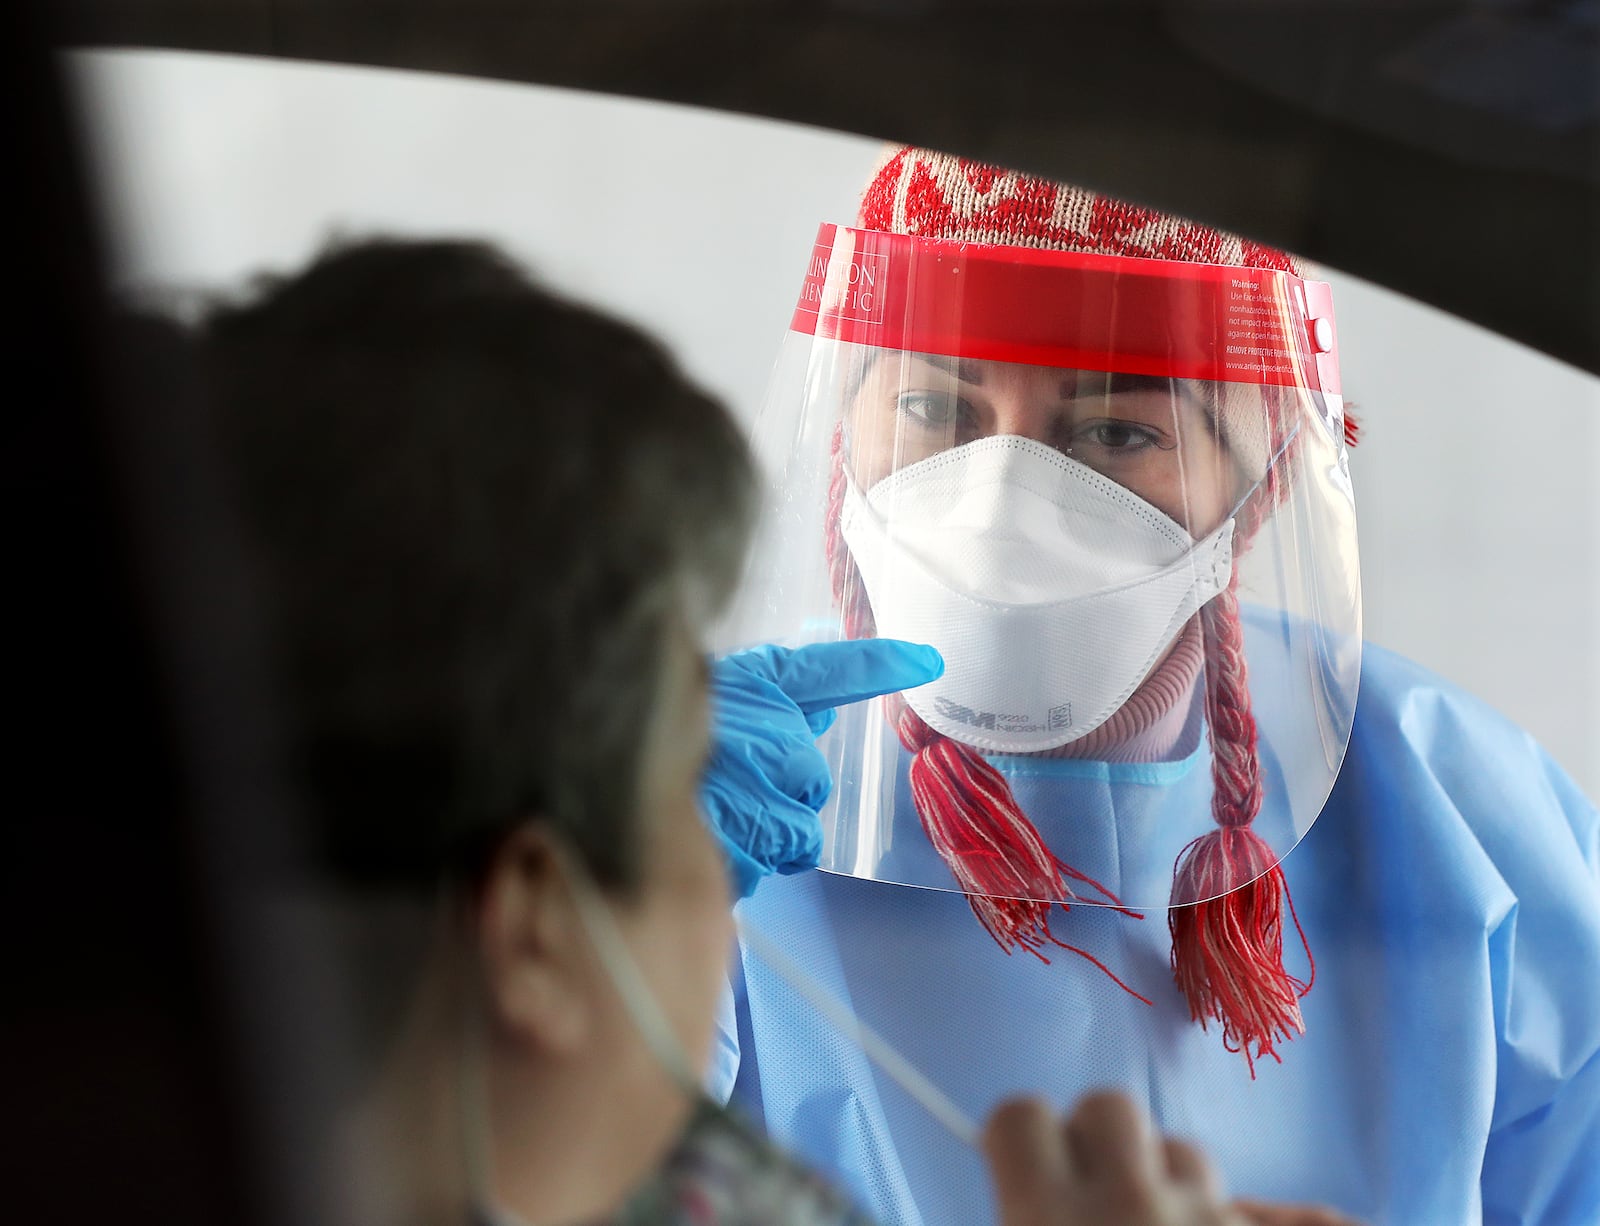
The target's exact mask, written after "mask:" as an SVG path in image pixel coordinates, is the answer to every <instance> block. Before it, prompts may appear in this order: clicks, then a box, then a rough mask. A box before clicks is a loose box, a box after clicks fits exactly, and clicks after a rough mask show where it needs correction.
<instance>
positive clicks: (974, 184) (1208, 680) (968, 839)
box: [827, 146, 1310, 1075]
mask: <svg viewBox="0 0 1600 1226" xmlns="http://www.w3.org/2000/svg"><path fill="white" fill-rule="evenodd" d="M856 225H857V227H858V228H861V229H868V230H884V231H890V232H893V233H897V234H912V235H920V236H923V237H927V238H936V239H953V240H958V241H965V242H981V243H995V244H1002V245H1008V246H1024V247H1044V248H1052V249H1056V250H1064V251H1081V252H1090V253H1097V254H1102V255H1117V256H1137V257H1143V258H1148V259H1160V260H1181V261H1185V262H1188V263H1205V264H1225V265H1233V266H1239V267H1253V268H1268V269H1276V270H1280V271H1285V272H1290V273H1294V274H1295V275H1301V268H1300V265H1299V263H1298V261H1297V260H1295V259H1294V257H1292V256H1290V255H1288V254H1286V253H1285V252H1282V251H1278V250H1276V249H1274V248H1272V247H1268V246H1265V245H1263V244H1261V243H1257V242H1252V241H1251V240H1249V239H1244V238H1240V237H1237V236H1235V235H1231V234H1226V233H1223V232H1221V231H1218V230H1214V229H1212V228H1210V227H1208V226H1203V225H1200V224H1198V223H1196V222H1192V221H1188V220H1185V219H1183V218H1181V217H1174V216H1172V215H1170V214H1167V213H1161V212H1157V211H1155V210H1153V209H1149V208H1144V207H1142V206H1139V205H1136V204H1130V203H1127V202H1125V201H1120V200H1115V199H1112V198H1110V197H1107V196H1102V195H1099V194H1097V193H1095V192H1091V191H1088V190H1085V189H1083V188H1078V187H1073V186H1070V185H1067V184H1062V183H1055V182H1050V181H1048V180H1044V179H1036V178H1033V177H1031V176H1028V175H1025V174H1021V173H1018V172H1017V171H1012V170H1005V169H1002V168H1000V167H996V166H989V165H985V164H982V163H979V162H974V161H970V160H968V159H965V158H960V157H954V156H951V155H948V154H943V153H936V152H933V151H930V150H926V149H916V148H908V147H904V146H895V147H891V148H889V149H888V150H886V151H885V153H884V154H883V156H882V157H881V158H880V160H879V162H878V165H877V167H876V169H875V170H874V172H873V174H872V176H871V178H870V180H869V181H868V184H867V186H866V189H865V191H864V192H863V194H862V199H861V207H860V210H859V212H858V214H857V217H856ZM1270 414H1271V411H1270V409H1269V410H1268V411H1267V412H1264V411H1263V405H1262V400H1261V398H1260V396H1258V395H1248V396H1242V397H1237V398H1233V397H1228V396H1224V397H1223V399H1222V403H1221V405H1220V406H1219V410H1218V422H1217V425H1218V430H1219V434H1220V435H1221V437H1222V439H1223V441H1224V443H1225V444H1226V445H1227V447H1228V449H1229V451H1230V453H1231V454H1232V455H1233V456H1234V458H1235V461H1236V462H1237V463H1238V464H1239V466H1240V468H1241V469H1242V471H1243V473H1244V475H1245V476H1246V478H1247V480H1246V482H1245V485H1244V488H1246V489H1247V488H1250V486H1252V485H1253V486H1254V487H1255V489H1254V492H1253V493H1252V494H1251V496H1250V498H1249V499H1248V500H1247V501H1246V503H1245V505H1244V506H1243V507H1242V508H1241V509H1240V511H1239V513H1238V514H1237V516H1236V528H1235V554H1236V556H1237V555H1238V554H1239V553H1241V552H1243V550H1245V549H1246V548H1248V545H1249V542H1250V539H1251V538H1252V537H1253V536H1254V535H1255V533H1256V531H1257V529H1258V528H1259V527H1260V525H1261V523H1262V522H1263V521H1264V520H1265V519H1266V518H1267V517H1268V516H1269V515H1270V514H1271V512H1272V510H1273V509H1274V507H1275V506H1276V505H1277V503H1278V501H1279V500H1280V499H1281V497H1282V494H1283V492H1284V482H1285V479H1286V478H1285V475H1284V474H1285V470H1286V467H1287V465H1286V464H1285V462H1284V461H1285V459H1286V458H1287V457H1286V455H1285V454H1284V453H1283V446H1282V438H1283V436H1282V434H1281V433H1280V432H1279V427H1278V424H1276V423H1274V422H1272V421H1271V420H1269V417H1270ZM835 447H836V452H837V449H838V447H839V441H838V439H837V438H836V442H835ZM1273 455H1278V456H1279V459H1278V460H1277V461H1276V462H1274V463H1273V464H1272V465H1271V466H1270V468H1269V465H1268V457H1269V456H1273ZM839 462H840V460H839V457H838V456H837V455H836V463H839ZM834 485H835V489H834V490H833V491H832V492H833V494H834V497H833V498H832V499H830V501H832V502H834V503H835V504H837V503H838V501H839V496H840V495H841V493H842V488H843V477H842V474H841V473H840V472H839V471H837V470H836V473H835V481H834ZM1242 492H1243V490H1241V493H1242ZM836 509H837V507H836V506H835V507H833V508H830V510H831V511H832V510H836ZM835 519H836V516H835V515H834V514H830V516H829V530H828V541H827V545H828V555H829V561H830V567H831V570H832V577H833V587H834V593H835V596H836V598H837V599H838V600H839V601H840V604H841V608H842V610H843V612H844V620H845V624H846V626H847V628H848V629H849V632H850V633H852V634H859V635H870V634H871V633H872V632H873V630H872V616H871V609H870V605H869V604H868V603H867V601H866V596H865V591H864V589H863V587H862V585H861V583H860V577H859V575H858V574H857V573H856V570H855V565H854V562H853V560H852V559H851V558H850V556H849V552H848V549H847V548H846V546H845V545H844V543H843V541H842V539H840V537H839V534H838V530H837V525H836V523H835V522H834V521H835ZM1236 582H1237V578H1235V582H1234V583H1230V585H1229V586H1228V588H1227V589H1225V590H1224V591H1223V592H1222V593H1221V594H1220V595H1218V596H1217V597H1216V598H1214V599H1213V600H1212V601H1210V602H1209V603H1208V604H1207V605H1206V606H1205V607H1204V608H1203V609H1202V610H1201V612H1200V613H1199V614H1197V615H1196V620H1197V621H1198V623H1199V630H1200V635H1201V641H1202V643H1203V649H1204V659H1205V668H1204V677H1205V681H1204V685H1205V695H1204V700H1205V715H1206V724H1207V733H1208V736H1209V738H1210V744H1211V750H1212V761H1213V767H1212V774H1213V798H1212V816H1213V818H1214V819H1215V822H1216V828H1215V830H1213V831H1212V832H1211V833H1209V834H1207V835H1204V836H1202V837H1201V838H1199V839H1196V840H1195V841H1194V843H1192V844H1190V846H1189V847H1188V848H1187V849H1185V851H1184V854H1183V856H1182V857H1180V860H1179V863H1178V866H1177V878H1178V881H1177V882H1176V883H1175V890H1174V894H1175V897H1184V898H1193V897H1205V895H1206V894H1207V893H1208V892H1211V891H1209V890H1208V889H1207V888H1206V884H1205V883H1209V882H1225V883H1228V884H1229V885H1234V883H1243V884H1237V885H1236V886H1235V888H1231V889H1230V890H1229V892H1227V893H1225V894H1223V895H1222V896H1221V897H1218V898H1214V899H1212V900H1210V901H1207V902H1200V903H1194V904H1188V905H1183V906H1174V907H1172V908H1170V910H1169V913H1168V922H1169V926H1170V928H1171V932H1172V940H1173V947H1172V968H1173V974H1174V977H1175V978H1176V981H1177V983H1178V986H1179V988H1180V989H1181V990H1182V991H1183V993H1184V996H1185V997H1186V999H1187V1001H1188V1004H1189V1009H1190V1013H1191V1016H1192V1017H1193V1018H1194V1020H1195V1021H1198V1022H1199V1023H1200V1024H1201V1026H1202V1027H1205V1026H1207V1025H1208V1023H1209V1022H1210V1021H1213V1020H1215V1021H1217V1022H1219V1023H1220V1024H1221V1028H1222V1032H1223V1041H1224V1043H1226V1044H1227V1046H1228V1047H1229V1048H1230V1049H1231V1050H1237V1051H1242V1052H1243V1053H1244V1055H1245V1057H1246V1059H1247V1060H1248V1061H1250V1064H1251V1072H1252V1075H1254V1061H1255V1060H1256V1059H1257V1058H1258V1057H1260V1056H1263V1055H1267V1056H1272V1057H1273V1058H1274V1059H1277V1058H1278V1056H1277V1053H1276V1051H1275V1046H1276V1044H1277V1043H1279V1042H1281V1041H1283V1040H1286V1039H1288V1038H1290V1037H1292V1036H1293V1035H1294V1034H1296V1033H1300V1032H1302V1031H1303V1029H1304V1023H1303V1021H1302V1018H1301V1014H1300V1008H1299V1000H1300V998H1301V997H1302V996H1304V995H1305V993H1306V992H1307V991H1308V990H1309V987H1310V984H1309V982H1302V981H1301V980H1299V979H1297V978H1295V977H1294V976H1292V975H1290V974H1289V973H1288V972H1287V971H1286V970H1285V969H1284V966H1283V919H1284V910H1285V908H1284V903H1285V902H1286V901H1287V890H1286V888H1285V885H1284V881H1283V875H1282V872H1281V870H1280V869H1279V868H1278V867H1277V856H1276V855H1275V854H1274V853H1273V852H1272V850H1271V849H1270V848H1269V847H1268V846H1267V844H1266V843H1265V842H1264V841H1263V840H1262V839H1261V838H1260V837H1259V836H1258V835H1256V834H1255V832H1254V831H1253V830H1252V829H1251V822H1252V820H1253V819H1254V818H1255V816H1256V814H1257V813H1258V812H1259V811H1260V808H1261V802H1262V779H1261V769H1260V764H1259V762H1258V760H1257V752H1256V749H1257V738H1256V723H1255V718H1254V716H1253V714H1252V713H1251V707H1250V691H1249V685H1248V677H1247V675H1246V670H1245V656H1244V643H1243V634H1242V629H1241V624H1240V620H1239V606H1238V600H1237V595H1236V591H1235V585H1236ZM894 715H895V718H896V720H897V727H898V731H899V733H900V737H901V739H902V741H903V742H904V743H905V744H906V746H907V748H908V749H909V750H911V751H912V753H913V758H912V763H911V768H910V782H911V787H912V794H913V796H914V798H915V799H916V803H917V807H918V815H919V817H920V818H921V820H922V824H923V827H924V829H925V830H926V831H927V833H928V836H929V838H930V840H931V841H932V842H933V844H934V846H935V847H937V848H938V849H939V851H940V853H941V855H942V856H943V857H944V859H945V862H946V863H947V864H948V865H949V867H950V868H951V871H952V872H953V873H954V875H955V876H956V878H957V880H958V882H960V884H961V885H962V887H963V889H965V890H966V891H967V894H968V901H969V902H970V903H971V905H972V909H973V911H974V913H975V914H976V915H977V917H978V919H979V920H980V922H982V923H983V924H984V926H985V927H986V928H987V929H988V930H989V932H990V934H991V935H992V936H994V938H995V940H996V941H997V942H998V943H999V944H1000V945H1001V947H1002V948H1003V949H1005V950H1006V951H1007V952H1010V951H1011V950H1013V949H1015V948H1018V947H1021V948H1024V949H1028V950H1030V951H1031V952H1034V953H1036V954H1038V953H1039V952H1040V950H1041V949H1042V948H1043V946H1044V943H1045V942H1049V943H1052V944H1055V945H1058V946H1062V947H1063V948H1066V949H1070V950H1072V951H1073V952H1075V953H1079V954H1082V955H1083V956H1084V957H1086V958H1089V955H1088V954H1087V953H1085V952H1084V951H1083V950H1080V949H1077V948H1075V947H1073V946H1069V945H1065V943H1064V942H1061V941H1059V940H1058V939H1057V938H1056V937H1055V936H1054V935H1053V934H1052V933H1051V932H1050V928H1049V914H1050V909H1051V907H1050V904H1048V903H1044V902H1040V901H1036V900H1038V899H1039V898H1041V897H1055V898H1058V899H1061V900H1063V905H1065V903H1066V902H1069V901H1070V900H1072V899H1074V898H1077V897H1079V895H1078V894H1075V893H1074V891H1073V889H1072V885H1071V884H1069V883H1077V885H1078V886H1079V887H1080V888H1081V887H1085V886H1086V887H1089V888H1091V889H1094V890H1096V891H1098V892H1099V893H1101V894H1102V895H1103V896H1104V897H1105V898H1106V899H1107V900H1108V901H1109V902H1111V903H1113V904H1116V903H1117V902H1118V900H1116V899H1115V897H1114V896H1112V895H1111V894H1110V892H1109V891H1107V890H1105V889H1104V888H1103V887H1101V886H1100V885H1099V884H1098V883H1097V882H1094V881H1092V880H1090V879H1088V878H1086V877H1084V876H1083V875H1082V874H1079V873H1077V872H1076V871H1075V870H1073V869H1072V868H1071V867H1070V866H1068V865H1066V864H1064V863H1062V862H1061V861H1060V860H1059V859H1057V858H1056V857H1055V855H1054V854H1053V853H1052V852H1051V851H1050V850H1049V849H1048V848H1047V847H1046V846H1045V844H1044V841H1043V839H1042V838H1041V837H1040V835H1039V834H1038V832H1037V830H1035V829H1034V827H1033V825H1032V823H1031V822H1030V821H1029V820H1028V818H1027V817H1026V816H1025V815H1024V814H1022V812H1021V810H1020V808H1019V807H1018V806H1017V803H1016V800H1015V798H1014V797H1013V796H1012V794H1011V789H1010V786H1009V784H1008V783H1007V782H1006V781H1005V779H1004V777H1003V776H1001V775H1000V773H999V772H998V771H996V770H995V769H994V767H993V766H991V765H990V764H989V763H988V762H987V761H985V760H984V758H983V756H982V755H981V754H980V753H978V751H977V750H975V749H973V748H971V747H969V746H966V745H962V744H959V743H957V742H954V741H952V740H950V739H949V738H947V737H944V736H942V735H940V734H939V733H937V732H934V731H933V730H932V729H931V728H929V727H927V725H925V724H924V723H923V722H922V721H921V720H920V719H918V718H917V717H916V716H915V714H914V713H912V712H911V711H910V709H909V707H906V706H905V705H904V704H903V703H902V704H897V705H896V706H895V707H894ZM996 846H999V847H1000V848H1002V849H1003V850H1004V854H1003V855H1001V856H999V857H996V855H995V854H994V848H995V847H996ZM1130 914H1131V913H1130ZM1288 915H1289V917H1290V919H1291V920H1293V917H1294V912H1293V905H1292V903H1291V904H1290V905H1289V907H1288ZM1294 922H1295V924H1296V927H1297V929H1298V921H1297V920H1295V921H1294ZM1301 939H1302V940H1304V934H1303V933H1302V934H1301ZM1308 953H1309V951H1308ZM1041 956H1042V955H1041ZM1090 961H1093V962H1095V964H1096V965H1099V966H1101V969H1102V970H1106V968H1105V967H1104V966H1103V965H1102V964H1100V963H1099V962H1098V960H1096V959H1093V958H1090ZM1106 973H1107V974H1108V975H1109V974H1111V972H1110V971H1109V970H1106ZM1112 978H1113V979H1115V978H1116V977H1115V976H1114V975H1112ZM1117 982H1118V983H1119V984H1121V982H1122V981H1121V980H1117ZM1123 986H1124V987H1126V985H1123ZM1128 991H1130V992H1132V989H1131V988H1129V989H1128ZM1134 995H1138V994H1137V993H1134ZM1141 999H1144V998H1143V997H1141Z"/></svg>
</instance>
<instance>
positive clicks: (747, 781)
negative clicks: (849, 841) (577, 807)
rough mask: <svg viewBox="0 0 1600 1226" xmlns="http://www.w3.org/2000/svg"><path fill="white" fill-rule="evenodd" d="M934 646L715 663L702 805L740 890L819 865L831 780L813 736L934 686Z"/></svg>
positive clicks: (741, 655) (760, 652) (800, 651)
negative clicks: (883, 697)
mask: <svg viewBox="0 0 1600 1226" xmlns="http://www.w3.org/2000/svg"><path fill="white" fill-rule="evenodd" d="M943 673H944V661H943V659H941V658H940V656H939V653H938V652H937V651H935V650H934V649H933V648H932V647H923V646H920V645H918V644H916V643H904V642H901V641H900V640H898V639H862V640H859V641H851V642H843V643H817V644H814V645H813V646H810V647H800V648H796V649H794V650H792V651H791V650H789V649H787V648H783V647H773V646H767V647H756V648H754V649H752V650H750V651H741V652H738V653H736V654H734V655H730V656H724V657H723V658H722V659H720V660H717V661H715V662H714V663H713V664H712V666H711V704H712V714H711V742H712V746H711V757H710V759H709V760H708V761H707V763H706V770H705V774H704V775H703V776H702V778H701V783H700V805H701V808H702V809H703V810H704V812H705V815H706V819H707V821H708V822H709V823H710V825H711V829H712V830H713V831H714V832H715V833H716V835H717V837H718V839H719V840H720V841H721V843H722V846H723V849H724V851H725V852H726V854H727V857H728V871H729V874H730V876H731V877H732V880H733V887H734V893H735V894H736V895H737V896H738V897H739V898H748V897H749V896H750V894H751V893H752V892H753V891H754V890H755V888H756V885H757V883H759V882H760V881H761V879H762V878H763V877H766V876H767V875H768V874H771V873H797V872H801V871H802V870H804V869H808V868H815V867H816V864H817V860H818V858H819V857H820V856H821V854H822V826H821V823H820V822H819V821H818V820H817V814H818V812H819V811H820V810H821V809H822V806H823V805H824V804H825V803H826V802H827V799H828V793H829V792H830V791H831V790H832V787H833V780H832V778H831V777H830V776H829V774H828V764H827V762H826V761H825V760H824V759H823V757H822V754H821V753H819V752H818V750H817V747H816V745H815V743H814V742H815V741H816V738H817V737H819V736H821V735H822V734H823V733H824V732H826V731H827V730H828V727H829V726H830V725H831V724H832V723H833V721H834V718H835V715H836V712H835V708H836V707H842V706H846V705H848V704H849V703H852V702H860V701H862V700H863V699H866V698H873V697H876V696H877V695H879V694H893V693H897V692H899V691H900V690H909V689H912V688H914V687H916V686H919V685H926V684H927V683H928V682H930V681H934V680H937V679H938V677H940V676H941V675H942V674H943Z"/></svg>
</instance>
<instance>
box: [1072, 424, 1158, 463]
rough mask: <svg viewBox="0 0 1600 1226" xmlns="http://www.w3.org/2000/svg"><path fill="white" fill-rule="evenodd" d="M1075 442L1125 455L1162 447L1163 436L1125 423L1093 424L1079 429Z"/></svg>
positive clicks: (1142, 427)
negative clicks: (1148, 448)
mask: <svg viewBox="0 0 1600 1226" xmlns="http://www.w3.org/2000/svg"><path fill="white" fill-rule="evenodd" d="M1075 441H1076V442H1078V443H1088V444H1090V445H1091V446H1094V447H1101V448H1104V449H1105V450H1106V451H1120V452H1122V453H1123V454H1125V455H1126V454H1128V453H1131V452H1135V451H1143V450H1144V449H1145V448H1147V447H1160V446H1161V436H1160V435H1158V434H1157V433H1156V432H1155V431H1154V430H1150V429H1147V428H1145V427H1144V426H1135V425H1132V424H1130V423H1128V422H1124V421H1100V422H1092V423H1090V424H1088V425H1085V426H1083V427H1081V428H1079V430H1078V432H1077V437H1076V440H1075Z"/></svg>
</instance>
